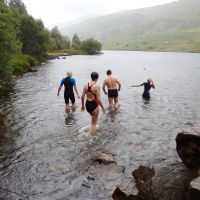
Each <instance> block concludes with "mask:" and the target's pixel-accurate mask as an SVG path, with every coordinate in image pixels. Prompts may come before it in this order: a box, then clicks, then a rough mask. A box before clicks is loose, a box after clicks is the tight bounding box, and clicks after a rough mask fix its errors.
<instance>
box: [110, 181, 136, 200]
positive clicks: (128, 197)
mask: <svg viewBox="0 0 200 200" xmlns="http://www.w3.org/2000/svg"><path fill="white" fill-rule="evenodd" d="M112 198H113V200H139V199H138V198H139V190H138V188H137V187H136V184H135V183H134V181H133V180H132V179H130V178H129V179H128V178H124V179H123V180H122V181H121V183H120V184H119V185H118V186H117V188H116V189H115V191H114V192H113V195H112Z"/></svg>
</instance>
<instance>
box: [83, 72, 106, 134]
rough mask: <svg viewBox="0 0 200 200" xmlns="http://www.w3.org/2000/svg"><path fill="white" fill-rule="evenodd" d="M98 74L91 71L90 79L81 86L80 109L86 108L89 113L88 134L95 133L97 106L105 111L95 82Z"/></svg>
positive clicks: (97, 115) (98, 87) (97, 114)
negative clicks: (89, 125)
mask: <svg viewBox="0 0 200 200" xmlns="http://www.w3.org/2000/svg"><path fill="white" fill-rule="evenodd" d="M98 78H99V75H98V73H97V72H92V74H91V79H92V80H91V81H90V82H89V83H87V84H86V85H85V86H84V88H83V93H82V97H81V102H82V108H81V110H82V111H84V110H85V105H86V110H87V112H88V113H89V114H90V115H91V127H90V131H89V132H90V135H93V136H94V135H96V125H97V122H98V117H99V106H100V107H101V108H102V110H103V112H105V109H104V106H103V103H102V101H101V99H100V86H99V85H98V84H97V80H98ZM85 95H86V96H87V100H86V104H85Z"/></svg>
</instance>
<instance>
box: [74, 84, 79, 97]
mask: <svg viewBox="0 0 200 200" xmlns="http://www.w3.org/2000/svg"><path fill="white" fill-rule="evenodd" d="M74 90H75V92H76V95H77V97H78V98H80V96H79V94H78V89H77V87H76V86H74Z"/></svg>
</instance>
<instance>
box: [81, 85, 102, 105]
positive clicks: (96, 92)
mask: <svg viewBox="0 0 200 200" xmlns="http://www.w3.org/2000/svg"><path fill="white" fill-rule="evenodd" d="M89 86H90V87H91V86H92V87H91V92H90V91H88V84H86V85H85V86H84V91H85V94H86V96H87V100H88V101H92V100H94V99H95V98H97V99H98V98H99V96H100V86H99V85H98V84H96V83H94V82H90V83H89Z"/></svg>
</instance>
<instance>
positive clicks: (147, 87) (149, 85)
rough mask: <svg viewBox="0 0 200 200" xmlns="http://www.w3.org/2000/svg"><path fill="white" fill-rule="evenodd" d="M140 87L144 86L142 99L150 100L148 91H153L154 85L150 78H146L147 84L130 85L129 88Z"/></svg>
mask: <svg viewBox="0 0 200 200" xmlns="http://www.w3.org/2000/svg"><path fill="white" fill-rule="evenodd" d="M140 86H144V92H143V94H142V97H143V99H147V100H148V99H150V93H149V91H150V89H151V88H153V89H155V85H154V83H153V81H152V80H151V79H150V78H148V79H147V82H144V83H142V84H140V85H132V86H131V87H140Z"/></svg>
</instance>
